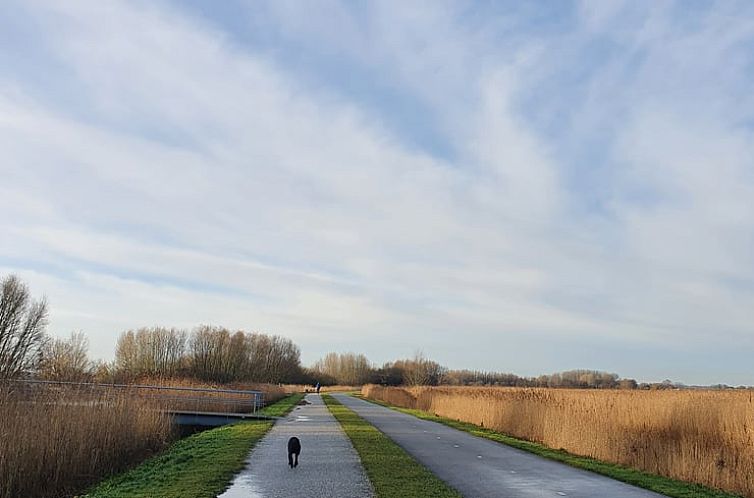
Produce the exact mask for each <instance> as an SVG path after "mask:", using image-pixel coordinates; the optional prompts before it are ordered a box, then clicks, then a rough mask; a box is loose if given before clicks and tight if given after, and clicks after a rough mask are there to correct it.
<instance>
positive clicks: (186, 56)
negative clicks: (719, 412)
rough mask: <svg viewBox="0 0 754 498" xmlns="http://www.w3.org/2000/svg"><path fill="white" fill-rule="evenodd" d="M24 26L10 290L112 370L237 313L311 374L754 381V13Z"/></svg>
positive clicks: (13, 63)
mask: <svg viewBox="0 0 754 498" xmlns="http://www.w3.org/2000/svg"><path fill="white" fill-rule="evenodd" d="M6 9H7V10H12V11H13V16H10V17H9V18H7V19H6V20H5V21H0V32H3V33H5V34H4V35H2V39H1V40H2V45H0V47H1V48H0V62H3V64H2V65H1V66H0V67H2V69H0V153H1V154H2V157H3V161H2V162H1V163H0V175H1V176H2V182H0V233H2V234H3V236H2V243H1V244H0V272H2V273H6V272H11V271H13V272H18V273H20V274H21V275H22V276H23V277H24V278H25V279H27V280H28V281H29V282H30V284H31V285H32V286H33V288H34V290H35V291H36V292H45V293H47V295H48V297H49V300H50V302H51V308H52V312H53V315H52V325H51V328H52V330H53V331H54V332H56V333H60V334H67V333H68V331H69V330H71V329H83V330H84V331H86V332H87V333H88V334H89V335H90V336H91V342H92V345H93V348H94V352H95V354H97V355H101V356H109V355H110V354H111V351H112V348H113V345H114V340H115V337H116V336H117V334H118V333H119V332H120V331H121V330H123V329H125V328H129V327H135V326H140V325H147V324H153V323H162V324H169V325H185V326H189V325H192V324H196V323H200V322H215V323H223V324H226V325H227V326H231V327H243V328H247V329H263V330H266V331H270V332H276V333H282V334H286V335H288V336H290V337H292V338H293V339H294V340H296V341H297V342H299V343H300V344H301V345H302V347H303V350H304V354H305V360H307V361H309V360H313V359H314V358H316V357H317V356H318V355H320V354H322V353H324V352H326V351H329V350H332V349H344V350H345V349H351V350H358V351H364V352H366V353H367V354H368V355H369V356H370V357H371V358H373V359H375V360H379V361H382V360H387V359H390V358H393V357H395V356H397V355H405V354H410V353H411V352H412V351H413V350H415V349H416V348H422V349H424V350H425V351H426V352H427V353H428V354H430V355H431V356H433V357H435V358H437V359H439V360H441V361H443V362H445V363H447V364H449V365H451V366H458V367H461V366H466V367H478V368H487V369H504V370H513V371H517V372H520V373H525V374H533V373H539V372H542V371H550V370H553V371H554V370H558V369H564V368H572V367H594V368H604V369H609V370H618V371H620V372H621V373H623V374H625V375H635V376H638V377H640V378H660V377H663V378H664V377H671V378H675V379H680V380H686V381H689V382H712V381H726V382H731V383H735V382H750V378H751V375H752V374H754V370H752V367H751V366H750V365H749V364H748V363H746V362H744V360H743V359H741V358H742V357H741V356H740V355H735V354H732V353H733V352H734V351H738V352H739V353H740V351H742V350H743V351H754V337H752V334H751V324H752V322H753V320H752V318H754V316H753V314H752V310H754V200H753V199H754V176H753V173H752V164H754V161H753V159H754V149H753V148H752V146H751V145H750V144H751V143H754V142H752V140H751V138H752V137H751V135H752V126H753V125H754V100H752V96H751V94H750V91H749V88H751V85H752V83H753V81H752V80H753V79H754V78H753V76H754V65H752V62H754V61H753V60H752V59H754V56H752V55H751V54H752V51H751V46H752V44H753V43H754V15H753V14H754V12H752V8H751V6H749V5H748V4H746V3H739V4H736V5H734V4H732V3H729V2H726V3H724V4H721V5H716V6H712V5H711V6H708V7H704V8H698V9H695V10H691V11H689V12H685V9H686V7H685V6H682V5H678V4H675V3H672V2H667V3H659V4H658V3H641V2H639V3H636V2H611V3H608V2H585V3H580V4H575V5H573V6H566V5H558V6H549V7H541V8H532V7H527V6H523V5H514V6H513V7H506V8H503V6H497V5H492V6H488V7H485V8H484V9H482V8H481V7H479V6H478V5H474V4H465V3H457V2H451V3H443V4H438V3H436V2H431V3H429V4H421V3H412V4H408V5H407V4H405V3H385V2H379V3H373V4H366V5H360V6H356V5H354V4H349V3H340V2H332V3H324V4H320V5H318V7H317V9H311V8H310V7H307V6H302V5H301V4H300V3H286V2H270V3H264V2H261V3H260V2H255V3H254V4H250V5H247V4H244V3H238V4H233V3H228V4H226V5H224V6H223V7H218V8H217V9H212V10H211V11H207V10H205V11H201V10H199V8H194V7H186V6H184V5H182V4H173V3H169V2H164V3H157V4H156V3H139V2H137V3H119V2H107V3H102V2H82V3H66V4H60V5H54V6H53V5H50V4H46V3H27V2H24V3H22V4H18V5H14V6H8V7H7V8H6ZM231 13H232V15H231ZM734 14H735V15H734ZM742 14H748V15H742ZM6 24H8V26H6ZM4 28H7V29H4ZM627 352H628V353H629V354H626V353H627ZM729 353H730V354H729ZM727 354H729V357H730V358H731V361H730V362H721V361H708V360H709V358H720V357H724V356H725V355H727ZM697 365H704V366H703V368H697Z"/></svg>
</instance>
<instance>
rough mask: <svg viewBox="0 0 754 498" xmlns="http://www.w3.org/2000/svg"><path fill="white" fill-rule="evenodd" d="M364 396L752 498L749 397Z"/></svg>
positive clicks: (752, 407) (512, 391)
mask: <svg viewBox="0 0 754 498" xmlns="http://www.w3.org/2000/svg"><path fill="white" fill-rule="evenodd" d="M362 393H363V394H364V396H366V397H368V398H373V399H377V400H381V401H385V402H387V403H390V404H393V405H396V406H401V407H404V408H415V409H419V410H424V411H428V412H431V413H434V414H436V415H440V416H443V417H448V418H452V419H456V420H462V421H465V422H470V423H473V424H476V425H480V426H484V427H487V428H491V429H494V430H497V431H500V432H504V433H506V434H510V435H512V436H515V437H517V438H522V439H527V440H529V441H535V442H538V443H542V444H544V445H546V446H549V447H551V448H562V449H564V450H566V451H568V452H570V453H575V454H578V455H584V456H589V457H593V458H596V459H599V460H604V461H608V462H613V463H618V464H621V465H625V466H628V467H633V468H637V469H641V470H645V471H648V472H651V473H654V474H660V475H664V476H667V477H672V478H676V479H681V480H684V481H691V482H696V483H699V484H704V485H707V486H711V487H714V488H719V489H724V490H727V491H730V492H733V493H738V494H741V495H743V496H746V497H748V498H754V401H753V399H752V398H753V397H754V392H752V391H712V390H709V391H700V390H679V391H677V390H663V391H621V390H586V389H522V388H489V387H416V388H391V387H388V388H386V387H380V386H374V385H369V386H364V388H363V390H362Z"/></svg>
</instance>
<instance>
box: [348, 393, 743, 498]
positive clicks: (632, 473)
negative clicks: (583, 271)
mask: <svg viewBox="0 0 754 498" xmlns="http://www.w3.org/2000/svg"><path fill="white" fill-rule="evenodd" d="M353 396H354V397H358V398H361V399H363V400H365V401H369V402H370V403H375V404H377V405H381V406H384V407H386V408H390V409H392V410H395V411H399V412H402V413H406V414H408V415H413V416H414V417H417V418H420V419H422V420H431V421H433V422H439V423H441V424H444V425H447V426H449V427H452V428H454V429H458V430H461V431H464V432H468V433H469V434H471V435H474V436H477V437H483V438H485V439H491V440H492V441H496V442H498V443H502V444H505V445H508V446H512V447H514V448H518V449H520V450H524V451H528V452H530V453H534V454H535V455H539V456H541V457H544V458H548V459H550V460H556V461H558V462H562V463H565V464H567V465H570V466H572V467H576V468H579V469H584V470H589V471H591V472H595V473H597V474H602V475H604V476H607V477H610V478H612V479H615V480H618V481H622V482H625V483H627V484H632V485H634V486H638V487H640V488H644V489H648V490H650V491H654V492H655V493H660V494H664V495H666V496H671V497H673V498H741V497H740V496H739V495H735V494H731V493H727V492H725V491H721V490H717V489H712V488H708V487H706V486H702V485H700V484H694V483H690V482H685V481H678V480H676V479H670V478H669V477H663V476H658V475H656V474H650V473H647V472H643V471H641V470H636V469H632V468H629V467H623V466H621V465H617V464H613V463H608V462H603V461H600V460H595V459H593V458H589V457H583V456H578V455H573V454H571V453H568V452H567V451H564V450H554V449H552V448H548V447H547V446H544V445H542V444H538V443H532V442H531V441H526V440H524V439H517V438H515V437H513V436H509V435H507V434H504V433H501V432H496V431H493V430H491V429H485V428H484V427H479V426H478V425H474V424H470V423H468V422H460V421H458V420H453V419H450V418H445V417H440V416H438V415H435V414H433V413H429V412H425V411H422V410H413V409H409V408H401V407H399V406H393V405H390V404H388V403H385V402H384V401H379V400H375V399H371V398H366V397H364V396H362V395H361V394H355V395H353Z"/></svg>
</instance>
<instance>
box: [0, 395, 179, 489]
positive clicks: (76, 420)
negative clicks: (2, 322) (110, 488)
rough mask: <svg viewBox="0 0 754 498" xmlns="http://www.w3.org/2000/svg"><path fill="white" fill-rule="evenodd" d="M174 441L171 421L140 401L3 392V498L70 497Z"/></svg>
mask: <svg viewBox="0 0 754 498" xmlns="http://www.w3.org/2000/svg"><path fill="white" fill-rule="evenodd" d="M171 438H172V428H171V423H170V419H169V418H168V416H166V415H164V414H162V413H160V412H159V411H156V410H154V409H152V408H151V407H150V406H148V405H147V404H145V403H144V402H143V401H140V400H133V399H130V398H125V397H122V396H108V397H97V396H94V395H92V394H91V393H81V392H79V391H78V390H76V389H66V390H61V389H55V390H35V391H34V392H33V393H30V392H20V391H18V390H16V391H13V390H12V388H10V387H8V386H2V385H0V496H7V497H12V496H28V497H31V496H34V497H40V498H43V497H59V496H70V495H71V494H72V493H74V492H76V491H80V490H82V489H83V488H85V487H86V486H87V485H89V484H92V483H93V482H96V481H98V480H99V479H101V478H103V477H105V476H107V475H110V474H112V473H114V472H118V471H120V470H123V469H124V468H127V467H128V466H130V465H133V464H135V463H137V462H139V461H141V460H143V459H144V458H145V457H146V456H148V455H150V454H152V453H154V452H156V451H159V450H161V449H162V448H163V447H165V445H166V444H167V443H168V442H169V441H170V440H171Z"/></svg>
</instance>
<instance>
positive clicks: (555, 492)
mask: <svg viewBox="0 0 754 498" xmlns="http://www.w3.org/2000/svg"><path fill="white" fill-rule="evenodd" d="M335 397H336V398H337V399H338V401H340V402H341V403H343V404H344V405H346V406H347V407H348V408H350V409H352V410H353V411H355V412H356V413H357V414H359V415H360V416H361V417H363V418H364V419H366V420H367V421H368V422H369V423H370V424H372V425H374V426H375V427H377V428H378V429H379V430H380V431H382V432H383V433H384V434H385V435H387V436H388V437H389V438H391V439H392V440H393V441H395V442H396V443H397V444H398V445H400V446H401V447H402V448H403V449H404V450H406V451H407V452H408V453H409V454H410V455H411V456H413V457H414V458H415V459H416V460H418V461H419V462H421V463H422V464H424V465H425V466H426V467H427V468H429V469H430V470H431V471H432V472H434V473H435V475H437V477H439V478H440V479H442V480H443V481H445V482H447V483H448V484H449V485H450V486H452V487H454V488H455V489H457V490H458V491H459V492H460V493H461V494H463V495H464V496H467V497H470V498H472V497H473V498H487V497H489V498H501V497H502V498H558V497H561V496H571V497H578V498H606V497H609V498H658V497H661V496H662V495H659V494H656V493H653V492H651V491H647V490H644V489H641V488H637V487H634V486H631V485H628V484H625V483H622V482H619V481H616V480H613V479H610V478H608V477H605V476H601V475H599V474H594V473H592V472H587V471H585V470H581V469H576V468H574V467H570V466H568V465H565V464H562V463H560V462H555V461H552V460H547V459H545V458H542V457H539V456H537V455H534V454H532V453H527V452H525V451H522V450H518V449H516V448H512V447H510V446H505V445H503V444H500V443H496V442H494V441H491V440H489V439H483V438H479V437H476V436H472V435H471V434H468V433H466V432H463V431H460V430H458V429H453V428H452V427H448V426H446V425H443V424H440V423H437V422H430V421H428V420H422V419H419V418H416V417H413V416H411V415H407V414H405V413H400V412H397V411H395V410H391V409H389V408H385V407H383V406H379V405H376V404H374V403H369V402H367V401H364V400H361V399H357V398H353V397H351V396H346V395H343V394H336V395H335Z"/></svg>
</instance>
